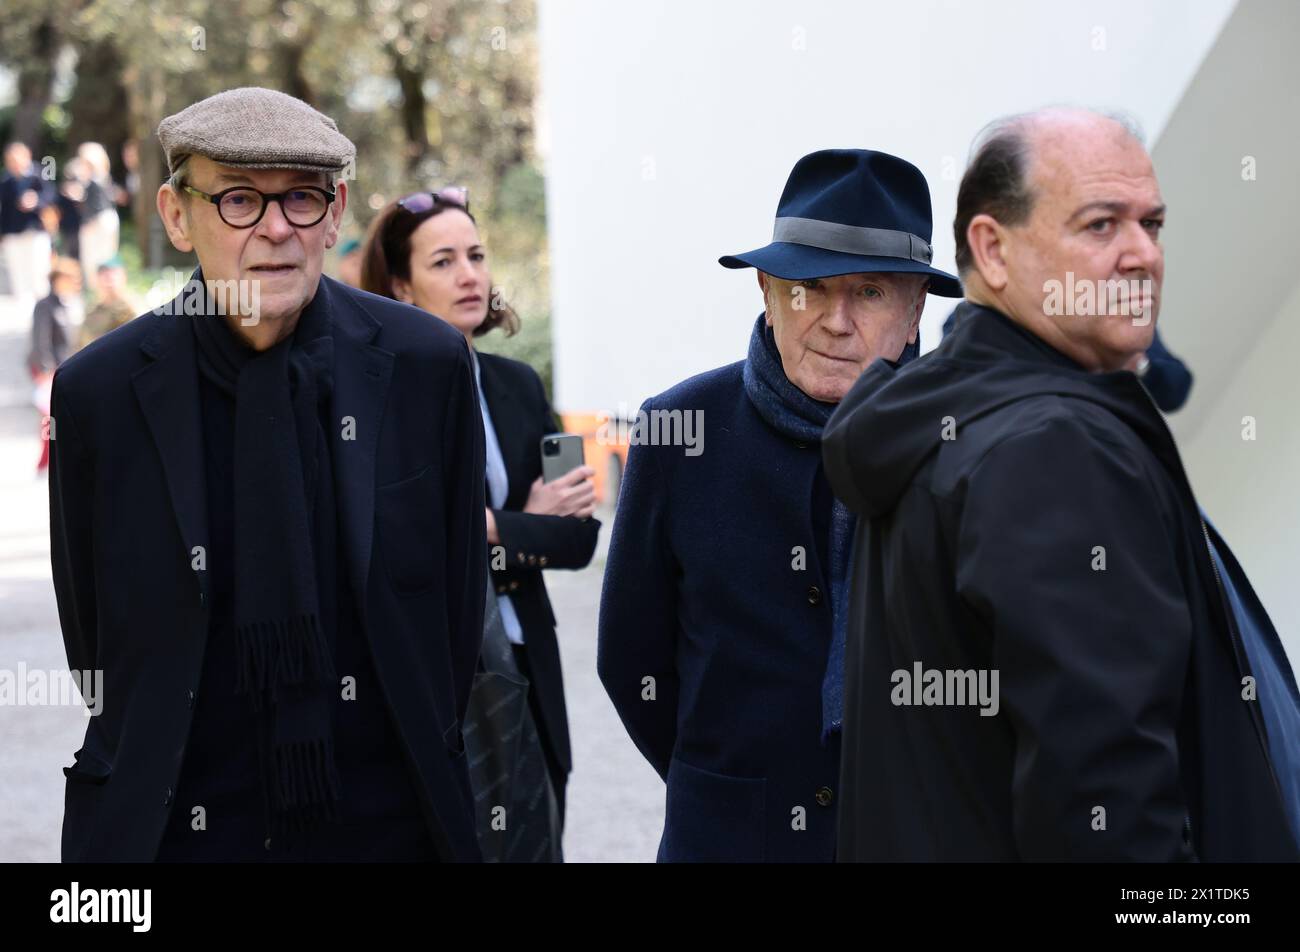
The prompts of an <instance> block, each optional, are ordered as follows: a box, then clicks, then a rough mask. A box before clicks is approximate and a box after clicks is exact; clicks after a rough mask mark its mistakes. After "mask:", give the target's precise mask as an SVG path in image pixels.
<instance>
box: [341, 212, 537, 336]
mask: <svg viewBox="0 0 1300 952" xmlns="http://www.w3.org/2000/svg"><path fill="white" fill-rule="evenodd" d="M448 209H455V210H456V211H458V212H464V213H465V214H466V215H469V220H470V221H472V222H474V223H475V224H476V225H477V224H478V222H477V221H476V220H475V218H474V216H473V215H470V213H469V210H468V209H464V208H460V207H459V206H456V205H449V204H446V203H443V202H434V203H433V207H432V208H430V209H429V210H428V211H424V212H408V211H407V210H406V209H405V208H402V207H401V206H400V205H398V204H397V202H390V203H389V204H388V205H387V206H385V207H384V210H383V211H381V212H380V213H379V214H378V215H377V216H376V217H375V220H374V221H372V222H371V223H370V227H369V228H367V229H366V237H365V241H364V242H363V243H362V247H361V288H362V290H363V291H369V292H370V293H371V294H380V295H383V296H384V297H387V298H392V299H393V300H397V294H396V293H395V291H394V290H393V280H394V279H395V278H400V279H402V280H403V281H409V280H411V235H412V234H414V233H415V229H417V228H419V227H420V226H421V225H423V224H424V223H425V222H426V221H428V220H429V219H430V218H432V217H433V216H434V215H441V214H442V213H443V212H444V211H447V210H448ZM498 327H500V328H501V329H502V330H504V331H505V333H506V336H507V337H511V336H513V335H514V334H515V333H517V332H518V330H519V315H517V314H516V313H515V311H514V308H512V307H511V306H510V305H509V304H507V303H506V302H505V301H503V300H501V298H500V296H499V295H498V294H497V293H496V292H495V290H493V291H492V292H491V293H489V295H488V312H487V317H485V318H484V319H483V323H481V324H480V325H479V326H478V327H476V328H474V336H475V337H482V336H483V335H484V334H487V333H490V332H491V331H493V330H495V329H496V328H498Z"/></svg>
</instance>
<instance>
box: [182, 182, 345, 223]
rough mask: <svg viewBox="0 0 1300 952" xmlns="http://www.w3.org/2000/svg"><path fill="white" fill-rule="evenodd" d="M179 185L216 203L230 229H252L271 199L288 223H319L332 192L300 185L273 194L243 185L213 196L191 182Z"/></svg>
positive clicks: (329, 202)
mask: <svg viewBox="0 0 1300 952" xmlns="http://www.w3.org/2000/svg"><path fill="white" fill-rule="evenodd" d="M181 188H182V189H184V190H185V191H187V192H189V193H190V194H191V195H197V196H199V198H204V199H207V200H208V201H209V202H211V203H212V204H213V205H216V206H217V214H218V215H220V216H221V220H222V221H223V222H225V223H226V224H227V225H229V226H230V227H231V228H252V227H253V226H254V225H256V224H257V223H258V222H260V221H261V220H262V216H263V215H265V214H266V209H267V206H269V205H270V204H271V202H279V203H280V211H281V212H283V213H284V218H285V220H286V221H287V222H288V223H289V224H290V225H293V226H294V227H295V228H310V227H311V226H312V225H315V224H317V223H319V222H320V221H321V219H323V218H324V217H325V213H326V212H328V211H329V209H330V205H332V204H334V192H332V191H330V190H329V189H327V188H319V187H317V186H315V185H303V186H300V187H298V188H291V189H289V190H288V191H286V192H277V193H275V194H271V193H268V192H259V191H258V190H257V189H255V188H250V187H248V186H246V185H236V186H235V187H233V188H227V189H222V190H221V191H220V192H217V193H216V194H213V195H210V194H208V193H207V192H204V191H201V190H199V189H197V188H194V187H193V186H192V185H182V186H181Z"/></svg>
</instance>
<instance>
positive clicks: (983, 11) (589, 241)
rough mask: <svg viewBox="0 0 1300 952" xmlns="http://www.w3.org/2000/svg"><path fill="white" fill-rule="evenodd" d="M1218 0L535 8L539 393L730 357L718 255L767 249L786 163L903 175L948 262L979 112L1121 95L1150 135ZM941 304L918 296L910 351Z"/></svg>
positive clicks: (583, 3)
mask: <svg viewBox="0 0 1300 952" xmlns="http://www.w3.org/2000/svg"><path fill="white" fill-rule="evenodd" d="M1232 8H1233V3H1232V2H1231V0H1198V2H1194V3H1191V2H1186V0H1146V2H1142V0H1097V2H1090V3H1087V4H1065V3H1043V2H1040V0H985V2H979V0H967V2H942V0H909V2H908V3H905V4H900V3H882V2H871V3H860V2H848V0H838V2H828V0H801V2H797V3H796V2H790V0H638V2H637V3H607V2H601V0H541V8H540V15H541V31H540V34H541V51H542V55H541V65H542V78H541V82H542V87H541V89H542V97H543V105H542V109H543V112H544V117H543V123H542V125H543V128H544V130H545V132H544V137H543V142H542V145H543V147H544V149H545V155H544V157H545V160H546V172H547V200H548V209H547V213H548V217H549V222H550V238H551V254H552V288H553V302H554V315H553V321H554V323H553V328H554V344H555V365H556V378H555V379H556V402H557V405H558V406H559V408H560V409H561V410H566V411H599V410H617V409H618V407H619V404H620V403H625V404H628V405H630V406H632V407H635V406H636V405H637V404H639V402H640V401H641V400H642V399H643V398H644V397H646V396H649V395H651V394H653V393H657V392H659V391H661V390H663V389H664V388H666V387H668V386H670V385H672V384H673V383H675V382H677V381H678V380H681V379H683V378H684V377H686V376H688V375H690V374H692V373H695V372H698V371H701V370H705V369H708V368H710V367H715V366H718V365H720V364H724V363H729V362H731V361H733V360H738V359H740V358H741V357H743V356H744V352H745V345H746V339H747V335H748V332H749V327H750V325H751V323H752V322H753V319H754V318H755V316H757V314H758V313H759V311H760V310H761V309H762V305H761V301H760V299H759V295H758V291H757V288H756V286H755V279H754V276H753V272H750V271H741V272H733V271H727V270H725V269H723V268H721V267H720V266H719V265H718V264H717V258H718V256H719V255H723V254H728V253H733V252H739V251H745V250H748V249H751V248H754V247H758V246H760V245H763V244H766V243H767V241H768V240H769V238H770V236H771V229H772V218H773V215H774V213H775V210H776V202H777V199H778V198H779V197H780V194H781V189H782V188H783V186H784V184H785V179H786V176H787V175H788V174H789V171H790V168H791V167H792V166H793V164H794V162H795V161H796V160H797V159H798V158H799V157H800V156H801V155H804V154H806V153H808V152H812V151H814V150H816V149H822V148H845V147H860V148H874V149H881V150H884V151H887V152H893V153H895V154H897V155H901V156H903V157H904V158H907V159H908V160H909V161H911V162H913V163H914V164H916V165H917V166H918V167H920V168H921V170H922V171H923V172H924V173H925V174H926V176H927V178H928V179H929V181H930V187H931V192H932V195H933V200H934V210H935V222H936V227H935V241H934V245H935V263H936V265H937V266H939V267H943V268H947V269H948V270H951V269H952V263H953V241H952V217H953V211H954V208H955V204H956V188H957V181H958V179H959V178H960V174H961V170H962V168H963V166H964V163H965V160H966V156H967V153H968V150H969V145H970V141H971V139H972V138H973V136H974V135H975V133H976V132H977V131H978V130H979V128H980V127H981V126H983V125H984V124H985V123H986V122H988V121H989V120H990V119H993V118H995V117H997V116H999V115H1004V114H1006V113H1010V112H1017V111H1021V110H1025V109H1029V108H1033V107H1035V106H1040V105H1043V104H1047V103H1052V102H1075V103H1080V104H1086V105H1096V106H1099V107H1104V108H1123V109H1125V110H1126V111H1128V112H1130V113H1131V114H1133V115H1134V116H1135V117H1136V118H1137V119H1138V120H1139V121H1140V122H1141V123H1142V125H1143V126H1144V128H1145V129H1146V131H1147V133H1148V135H1149V136H1150V137H1152V138H1154V137H1155V135H1157V134H1158V133H1159V131H1160V130H1161V128H1162V127H1163V126H1164V123H1165V121H1166V120H1167V118H1168V116H1169V114H1170V112H1171V110H1172V109H1173V108H1174V106H1175V105H1176V104H1177V103H1178V101H1179V97H1180V96H1181V95H1182V93H1183V90H1184V88H1185V87H1186V86H1187V84H1188V82H1189V80H1190V79H1191V77H1192V76H1193V74H1194V73H1195V71H1196V69H1197V66H1198V64H1199V63H1200V61H1201V59H1202V57H1203V56H1204V55H1205V53H1206V51H1207V49H1209V47H1210V46H1211V44H1212V43H1213V41H1214V38H1215V36H1216V35H1217V33H1218V31H1219V29H1220V28H1221V26H1222V24H1223V23H1224V21H1225V19H1226V18H1227V16H1228V15H1229V14H1230V13H1231V11H1232ZM1098 31H1101V32H1098ZM1099 39H1102V40H1104V49H1100V50H1096V49H1094V45H1095V44H1096V43H1097V41H1098V40H1099ZM800 45H802V47H803V48H798V47H800ZM950 307H951V303H950V302H946V301H945V300H944V299H939V298H932V299H931V304H930V306H929V307H928V308H927V310H926V315H925V318H924V320H923V323H922V342H923V346H925V347H926V348H927V349H928V348H929V347H932V346H934V344H935V343H937V341H938V328H939V325H940V324H941V323H942V320H943V318H944V317H945V316H946V314H947V310H948V308H950Z"/></svg>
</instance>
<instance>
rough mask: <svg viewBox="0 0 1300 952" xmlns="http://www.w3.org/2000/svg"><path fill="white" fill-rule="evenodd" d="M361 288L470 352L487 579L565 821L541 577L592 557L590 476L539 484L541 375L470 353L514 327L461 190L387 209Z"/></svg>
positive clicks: (565, 727) (553, 663)
mask: <svg viewBox="0 0 1300 952" xmlns="http://www.w3.org/2000/svg"><path fill="white" fill-rule="evenodd" d="M361 286H362V288H363V289H364V290H366V291H370V292H371V293H373V294H382V295H384V296H385V297H390V298H395V299H396V300H399V301H404V302H406V303H408V304H413V305H415V306H416V307H419V308H422V309H423V310H425V311H428V312H429V313H430V314H431V315H437V316H438V317H440V318H442V319H443V320H445V321H446V322H447V323H449V324H451V325H452V326H453V327H455V328H456V329H457V330H458V331H460V332H461V333H462V334H464V335H465V341H466V342H467V343H468V344H469V349H470V354H471V356H473V358H474V363H475V373H476V375H477V376H478V380H479V402H480V404H481V407H482V410H483V428H484V436H485V443H486V447H487V467H486V472H487V499H488V508H487V511H486V512H485V513H484V520H485V524H486V529H487V540H488V547H489V550H490V551H491V553H492V556H493V558H492V578H493V583H494V585H495V587H496V593H497V599H498V602H499V604H500V609H501V620H502V622H503V624H504V626H505V629H506V634H507V636H508V637H509V639H510V642H511V644H512V647H513V650H514V653H515V659H516V662H517V664H518V666H519V669H520V671H521V673H523V674H524V675H525V676H526V677H527V678H528V680H529V681H530V682H531V684H532V689H531V690H530V691H529V696H528V701H529V706H530V707H531V709H532V713H533V718H534V719H535V720H536V722H537V726H538V731H539V734H540V735H541V741H542V749H543V752H544V754H545V756H546V763H547V769H548V772H549V774H550V776H551V781H552V784H553V787H554V790H555V797H556V802H557V804H558V806H559V812H560V822H561V824H563V820H564V789H565V784H566V783H567V780H568V775H569V771H570V770H571V769H572V757H571V754H570V748H569V723H568V715H567V713H566V710H565V704H564V683H563V679H562V676H561V672H560V651H559V645H558V643H557V641H556V638H555V616H554V614H553V613H552V612H551V603H550V599H549V598H548V597H547V595H546V584H545V583H544V582H543V581H542V569H546V568H556V569H580V568H584V567H586V565H587V564H588V563H589V562H590V561H591V556H592V553H593V552H594V551H595V549H596V536H597V534H598V532H599V530H600V523H599V521H597V520H596V519H593V518H592V517H591V516H592V512H593V511H594V510H595V507H596V495H595V487H594V486H593V484H592V482H591V477H592V476H594V475H595V472H594V470H592V469H591V468H590V467H588V466H580V467H578V468H576V469H573V470H571V471H570V472H568V473H567V474H565V475H564V476H562V477H560V478H559V479H555V480H552V481H551V482H544V481H543V480H542V458H541V440H542V437H543V436H545V435H546V434H548V433H554V432H556V431H558V430H559V426H558V424H557V423H556V420H555V415H554V414H553V413H552V412H551V407H550V404H549V402H548V401H547V399H546V392H545V389H544V388H543V386H542V381H541V378H540V377H538V376H537V373H536V371H534V370H533V369H532V368H531V367H529V366H528V365H527V364H525V363H521V362H520V361H517V360H511V359H509V358H507V357H501V356H497V355H494V354H480V353H478V351H477V350H476V348H475V347H474V340H475V338H477V337H481V336H483V335H484V334H487V333H488V332H490V331H492V330H494V329H495V328H498V327H500V328H502V330H504V331H505V333H506V334H507V335H511V334H514V333H515V332H516V331H517V330H518V327H519V319H518V317H517V316H516V315H515V313H514V312H513V311H512V310H511V309H510V308H509V307H508V306H507V305H505V304H504V303H503V302H501V301H500V300H499V299H498V298H497V296H496V295H495V294H494V293H493V289H492V276H491V274H490V272H489V270H488V265H487V251H486V249H485V248H484V246H483V243H482V241H481V239H480V238H479V233H478V227H477V225H476V223H475V221H474V217H473V215H471V214H470V211H469V199H468V196H467V194H466V192H465V190H464V189H459V188H454V187H449V188H444V189H442V190H441V191H437V192H416V193H414V194H412V195H408V196H406V197H405V198H403V199H401V200H400V201H397V202H393V203H392V204H390V205H388V206H387V207H386V208H385V209H384V210H383V211H382V212H381V213H380V214H379V216H378V217H377V218H376V219H375V220H374V222H372V223H371V225H370V229H369V231H368V232H367V235H366V241H365V246H364V249H363V256H362V264H361ZM498 546H499V547H500V548H497V547H498ZM503 566H504V567H503Z"/></svg>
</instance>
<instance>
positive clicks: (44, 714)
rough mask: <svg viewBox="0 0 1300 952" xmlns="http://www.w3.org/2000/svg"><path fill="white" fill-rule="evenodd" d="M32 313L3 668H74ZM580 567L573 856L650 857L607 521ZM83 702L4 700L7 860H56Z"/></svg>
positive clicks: (21, 353)
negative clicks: (612, 645) (612, 668)
mask: <svg viewBox="0 0 1300 952" xmlns="http://www.w3.org/2000/svg"><path fill="white" fill-rule="evenodd" d="M28 334H29V318H28V316H27V315H22V314H19V313H17V310H16V308H15V307H14V304H13V301H12V299H10V298H8V297H4V296H0V671H10V672H15V673H17V672H19V671H20V670H22V667H21V666H25V669H26V670H27V671H28V672H32V671H41V672H50V671H56V670H59V669H66V666H67V659H66V657H65V655H64V653H63V642H62V639H61V637H60V634H59V623H58V612H57V610H56V607H55V601H54V591H53V587H52V585H51V582H50V553H49V509H48V489H47V486H46V481H45V479H44V478H43V477H39V478H38V477H37V476H36V458H37V455H38V451H39V442H38V439H37V433H38V428H39V425H40V420H39V416H38V414H37V412H36V410H35V408H34V407H33V406H32V401H31V390H32V388H31V385H30V382H29V379H28V377H27V374H26V371H25V369H24V366H25V357H26V354H27V347H28ZM603 521H604V523H605V525H604V528H603V529H602V531H601V545H600V548H599V550H598V554H597V557H596V559H594V560H593V562H592V564H591V566H589V567H588V568H587V569H585V570H583V571H581V572H560V571H552V572H548V573H547V585H548V587H549V589H550V593H551V601H552V603H553V606H554V609H555V614H556V618H557V619H558V621H559V632H560V650H561V654H562V657H563V662H564V677H565V685H566V695H567V699H568V704H569V721H570V725H571V731H572V735H573V762H574V772H573V775H572V777H571V779H570V784H569V798H568V823H567V828H566V830H565V840H564V848H565V858H566V859H567V860H569V861H570V862H648V861H652V860H653V859H654V856H655V849H656V847H657V845H658V841H659V832H660V830H661V829H662V825H663V793H664V788H663V782H662V781H661V780H660V779H659V777H658V775H657V774H655V772H654V770H653V769H652V768H651V767H650V766H649V765H648V764H647V763H646V762H645V760H644V759H643V758H642V757H641V755H640V754H639V753H638V752H637V750H636V748H635V747H634V746H633V744H632V742H631V741H630V740H628V737H627V734H626V733H625V732H624V731H623V727H622V724H621V723H620V722H619V720H618V716H617V715H616V714H615V713H614V709H613V707H612V706H611V705H610V703H609V698H608V697H607V696H606V695H605V691H604V689H603V688H602V687H601V685H600V682H599V680H598V679H597V678H596V609H597V605H598V604H599V600H600V581H601V576H602V573H603V572H604V568H605V558H604V551H605V547H606V546H607V544H608V537H609V527H610V522H611V520H610V518H609V516H608V514H605V518H604V520H603ZM85 728H86V717H85V715H84V714H83V713H82V709H81V708H80V706H62V707H60V706H28V705H10V704H0V862H54V861H57V860H58V857H59V831H60V825H61V823H62V818H63V782H64V781H63V773H62V771H61V769H60V768H61V767H63V766H65V765H67V764H70V763H71V762H72V754H73V752H74V751H75V750H77V748H78V747H80V746H81V738H82V735H83V733H84V732H85Z"/></svg>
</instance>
